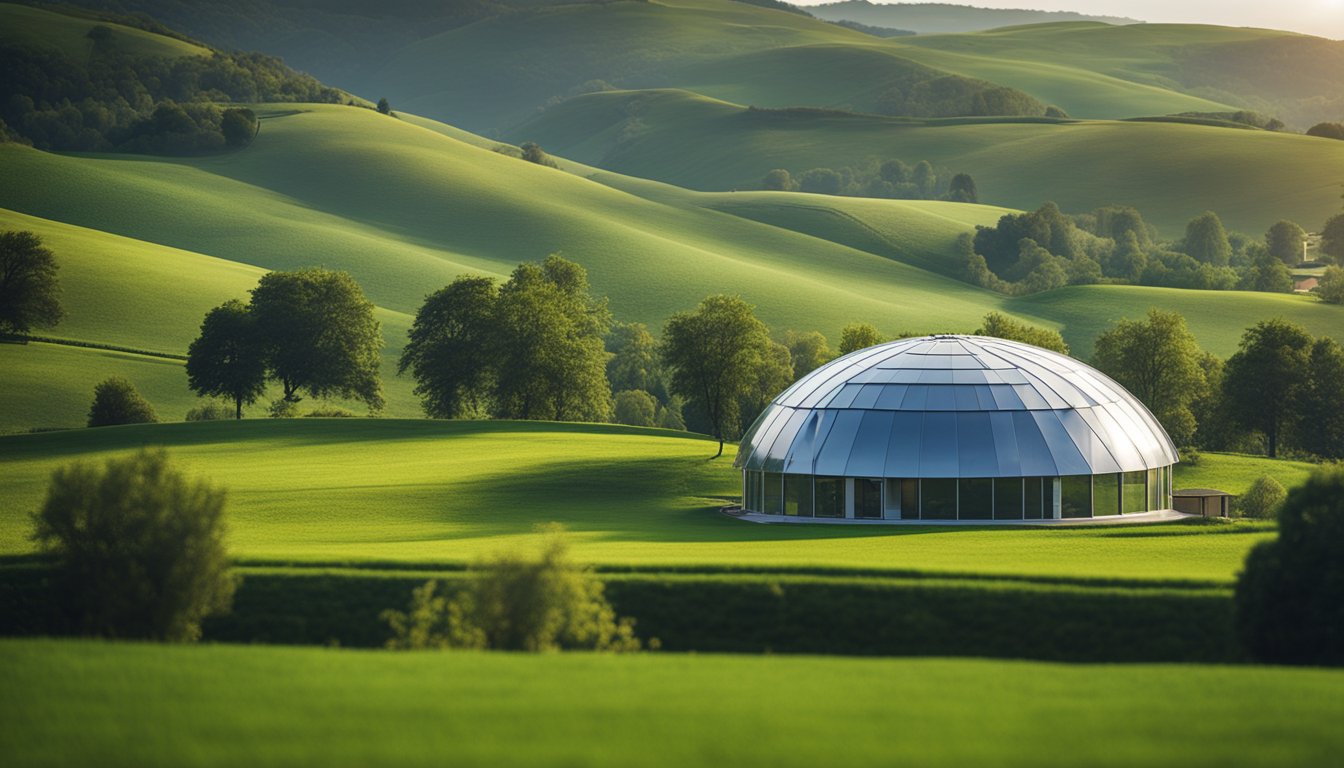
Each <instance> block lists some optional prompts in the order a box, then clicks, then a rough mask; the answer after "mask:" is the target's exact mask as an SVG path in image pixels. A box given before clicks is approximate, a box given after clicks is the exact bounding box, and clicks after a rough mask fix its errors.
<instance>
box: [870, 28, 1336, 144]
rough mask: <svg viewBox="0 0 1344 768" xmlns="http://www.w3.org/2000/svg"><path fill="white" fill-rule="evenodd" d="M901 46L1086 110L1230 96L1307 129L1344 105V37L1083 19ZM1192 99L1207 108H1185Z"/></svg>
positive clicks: (1122, 111)
mask: <svg viewBox="0 0 1344 768" xmlns="http://www.w3.org/2000/svg"><path fill="white" fill-rule="evenodd" d="M893 45H894V46H895V47H896V48H898V49H901V50H902V52H903V55H906V56H909V57H911V58H913V59H915V60H916V61H920V62H922V63H925V64H928V65H929V66H932V67H937V68H939V69H943V70H946V71H949V72H956V73H957V74H961V75H965V76H967V77H978V78H983V79H986V80H992V81H994V82H997V83H1002V84H1004V85H1009V86H1012V87H1014V88H1019V89H1021V90H1023V91H1026V92H1027V93H1030V94H1031V95H1033V96H1035V97H1036V98H1038V99H1041V100H1043V101H1047V102H1050V103H1053V104H1058V105H1059V106H1061V107H1063V108H1064V109H1066V110H1067V111H1068V112H1069V114H1071V115H1074V116H1076V117H1134V116H1139V115H1152V114H1166V113H1175V112H1185V111H1202V112H1208V111H1223V110H1225V109H1226V108H1223V110H1220V109H1215V108H1213V107H1212V106H1210V105H1211V104H1212V103H1224V104H1229V105H1233V106H1235V107H1238V108H1250V109H1258V110H1261V111H1265V112H1269V113H1271V114H1275V115H1278V116H1279V117H1281V118H1282V119H1284V120H1285V121H1287V122H1288V123H1289V124H1293V125H1296V127H1297V128H1298V129H1299V130H1303V129H1306V128H1307V127H1309V126H1311V125H1312V124H1313V123H1316V122H1319V121H1321V120H1337V119H1338V118H1339V115H1340V113H1341V110H1344V81H1342V80H1341V79H1340V78H1339V76H1338V73H1339V72H1340V68H1341V67H1344V42H1341V41H1333V40H1325V39H1323V38H1317V37H1310V36H1308V35H1299V34H1295V33H1290V32H1280V31H1276V30H1266V29H1247V28H1233V27H1216V26H1210V25H1203V24H1135V25H1129V26H1111V25H1107V24H1098V23H1088V22H1076V23H1068V24H1036V25H1029V26H1021V27H1010V28H1007V29H996V30H990V31H987V32H977V33H973V34H963V35H928V36H919V37H912V38H904V39H902V40H899V41H897V42H894V43H893ZM915 50H919V51H922V52H923V53H922V54H921V53H915V52H914V51H915ZM1145 88H1146V89H1147V92H1146V93H1145V91H1144V89H1145ZM1182 99H1185V100H1188V102H1189V103H1190V104H1193V103H1195V101H1197V100H1201V99H1202V100H1204V101H1205V106H1202V107H1201V106H1181V104H1182Z"/></svg>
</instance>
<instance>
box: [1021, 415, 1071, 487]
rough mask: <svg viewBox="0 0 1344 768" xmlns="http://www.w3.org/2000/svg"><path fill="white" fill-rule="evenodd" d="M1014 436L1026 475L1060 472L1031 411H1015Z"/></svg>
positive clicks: (1050, 474)
mask: <svg viewBox="0 0 1344 768" xmlns="http://www.w3.org/2000/svg"><path fill="white" fill-rule="evenodd" d="M1011 416H1012V417H1013V437H1015V438H1016V439H1017V460H1018V463H1019V464H1020V465H1021V467H1022V474H1024V475H1049V476H1052V477H1053V476H1054V475H1057V474H1058V473H1059V470H1058V469H1056V467H1055V457H1054V455H1053V454H1052V453H1050V446H1048V445H1046V443H1045V436H1044V435H1042V434H1041V428H1040V426H1039V425H1037V424H1036V420H1035V419H1033V418H1032V417H1031V413H1030V412H1029V411H1013V412H1012V413H1011Z"/></svg>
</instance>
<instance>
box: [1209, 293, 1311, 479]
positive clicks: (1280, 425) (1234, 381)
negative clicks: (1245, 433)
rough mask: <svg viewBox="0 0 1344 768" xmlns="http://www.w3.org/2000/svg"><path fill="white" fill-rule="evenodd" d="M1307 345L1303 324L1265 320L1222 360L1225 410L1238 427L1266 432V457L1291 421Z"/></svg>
mask: <svg viewBox="0 0 1344 768" xmlns="http://www.w3.org/2000/svg"><path fill="white" fill-rule="evenodd" d="M1311 345H1312V337H1311V335H1310V334H1309V333H1307V332H1306V331H1305V330H1304V329H1303V328H1302V326H1300V325H1296V324H1294V323H1289V322H1287V321H1285V320H1281V319H1274V320H1264V321H1261V322H1259V323H1256V324H1255V325H1254V326H1252V327H1250V328H1248V329H1246V332H1245V333H1244V334H1243V335H1242V337H1241V348H1240V349H1239V350H1238V351H1237V353H1236V354H1235V355H1233V356H1232V357H1231V359H1229V360H1228V361H1227V368H1226V371H1225V373H1224V378H1223V396H1224V397H1225V398H1226V399H1227V401H1228V407H1229V412H1230V414H1231V416H1232V418H1233V419H1234V420H1235V421H1236V422H1237V423H1238V424H1240V425H1241V426H1243V427H1246V428H1247V429H1258V430H1260V431H1261V432H1263V433H1264V434H1265V438H1266V439H1267V440H1268V441H1269V446H1268V447H1269V455H1270V456H1278V450H1279V443H1280V441H1281V440H1282V437H1283V432H1284V431H1285V429H1286V428H1289V427H1291V425H1292V421H1293V419H1292V415H1293V413H1294V411H1295V407H1296V406H1295V403H1296V402H1297V399H1298V398H1299V397H1300V396H1301V391H1302V388H1303V386H1304V385H1305V383H1306V378H1307V363H1308V360H1309V355H1310V350H1311Z"/></svg>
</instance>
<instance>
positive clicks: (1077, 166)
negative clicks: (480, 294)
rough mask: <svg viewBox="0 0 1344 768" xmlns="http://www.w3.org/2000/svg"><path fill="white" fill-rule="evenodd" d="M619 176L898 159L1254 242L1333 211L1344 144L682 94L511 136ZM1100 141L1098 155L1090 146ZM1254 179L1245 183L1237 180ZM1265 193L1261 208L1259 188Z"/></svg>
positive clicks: (702, 175) (1179, 127)
mask: <svg viewBox="0 0 1344 768" xmlns="http://www.w3.org/2000/svg"><path fill="white" fill-rule="evenodd" d="M509 135H510V136H511V137H513V138H515V139H517V140H520V141H522V140H532V141H537V142H540V143H541V144H542V146H545V147H547V148H549V149H550V150H551V151H553V152H557V153H559V154H561V155H565V156H568V157H571V158H573V159H575V160H578V161H581V162H585V163H590V164H593V165H600V166H602V167H604V168H608V169H610V170H613V171H616V172H618V173H624V174H630V175H634V176H641V177H645V178H650V179H658V180H660V181H665V182H668V183H671V184H678V185H681V186H685V187H690V188H693V189H705V190H727V189H733V188H738V189H754V188H759V186H760V183H761V178H762V177H763V176H764V175H765V174H766V172H768V171H769V170H770V169H772V168H785V169H787V170H789V171H791V172H792V173H795V174H799V173H802V172H803V171H806V170H808V169H810V168H816V167H832V168H841V167H844V166H851V165H863V164H866V163H868V162H871V161H874V160H882V159H886V158H892V157H894V158H899V159H901V160H903V161H905V162H906V163H910V164H913V163H915V162H916V161H919V160H929V161H930V162H932V163H934V164H935V165H937V166H940V167H943V168H946V169H947V170H948V171H950V172H966V173H969V174H971V175H972V176H974V177H975V180H976V184H977V186H978V188H979V191H980V198H981V199H982V200H984V201H986V202H989V203H993V204H996V205H1003V206H1007V207H1010V208H1019V209H1028V208H1036V207H1038V206H1040V205H1041V204H1042V203H1044V202H1046V201H1050V200H1053V201H1055V202H1057V203H1059V205H1060V207H1062V208H1063V209H1064V210H1066V211H1069V212H1084V211H1090V210H1092V209H1093V208H1097V207H1099V206H1102V205H1111V204H1119V205H1132V206H1134V207H1136V208H1138V209H1139V210H1140V211H1141V212H1142V213H1143V214H1144V217H1145V218H1146V219H1147V220H1148V221H1149V222H1151V223H1152V224H1154V225H1156V226H1157V227H1158V228H1159V229H1160V230H1161V231H1162V233H1163V234H1164V235H1165V236H1167V237H1172V238H1174V237H1178V236H1180V235H1181V234H1182V232H1183V230H1184V226H1185V223H1186V222H1187V221H1189V220H1190V219H1191V218H1193V217H1194V216H1197V215H1198V214H1200V213H1202V212H1203V211H1206V210H1213V211H1216V212H1217V213H1218V214H1219V215H1220V216H1221V217H1222V218H1223V220H1224V222H1226V224H1227V225H1228V227H1229V228H1231V229H1235V230H1243V231H1245V232H1247V233H1249V234H1252V235H1256V236H1259V235H1260V234H1262V233H1263V232H1264V231H1265V230H1266V229H1268V228H1269V226H1270V225H1271V224H1273V223H1274V222H1275V221H1277V220H1278V219H1281V218H1289V219H1294V220H1297V221H1300V222H1302V225H1303V226H1304V227H1307V228H1308V229H1311V228H1313V227H1319V226H1320V224H1321V223H1323V222H1324V221H1325V220H1326V218H1327V217H1328V216H1330V215H1332V214H1334V213H1335V212H1337V211H1338V208H1339V193H1340V184H1341V181H1340V178H1339V174H1338V173H1337V172H1336V170H1335V169H1337V168H1339V167H1344V142H1338V141H1333V142H1332V141H1327V140H1322V139H1317V138H1314V137H1310V136H1302V135H1296V134H1287V133H1271V132H1268V131H1259V130H1234V129H1227V128H1217V127H1209V126H1202V125H1190V124H1183V123H1166V122H1126V121H1114V120H1110V121H1107V120H1080V121H1059V122H1056V121H1044V122H1043V121H1022V120H1013V119H1008V118H1004V119H997V120H996V119H985V120H944V121H927V122H925V121H910V120H907V119H903V118H883V117H875V116H864V115H849V116H846V115H825V114H809V113H769V112H760V111H750V110H748V109H746V108H745V107H742V106H738V105H737V104H732V103H728V102H724V101H716V100H713V99H708V98H706V97H704V96H700V95H696V94H692V93H689V92H685V91H653V92H646V91H613V92H606V93H595V94H589V95H586V96H581V97H578V98H575V99H571V100H569V101H567V102H564V103H562V104H560V105H558V106H556V107H552V108H551V109H548V110H547V111H545V112H543V113H542V114H541V115H540V116H538V117H537V118H535V119H533V120H532V121H530V122H528V123H526V124H524V125H522V126H521V127H519V128H516V129H514V130H513V131H511V132H510V134H509ZM1099 147H1104V148H1105V150H1104V151H1100V150H1098V148H1099ZM1250 178H1253V179H1256V180H1257V181H1256V184H1254V185H1248V184H1246V183H1245V180H1246V179H1250ZM1262 184H1263V185H1269V186H1271V187H1273V188H1274V189H1275V190H1276V192H1275V194H1274V196H1273V199H1272V201H1271V200H1266V198H1265V196H1264V195H1263V194H1261V193H1260V192H1259V191H1258V189H1259V188H1260V186H1259V185H1262Z"/></svg>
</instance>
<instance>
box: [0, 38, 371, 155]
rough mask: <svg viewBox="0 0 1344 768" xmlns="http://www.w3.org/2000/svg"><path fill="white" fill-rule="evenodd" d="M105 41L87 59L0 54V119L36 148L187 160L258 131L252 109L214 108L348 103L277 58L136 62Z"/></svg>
mask: <svg viewBox="0 0 1344 768" xmlns="http://www.w3.org/2000/svg"><path fill="white" fill-rule="evenodd" d="M94 29H95V30H97V29H99V28H98V27H95V28H94ZM101 29H103V30H108V29H109V28H107V27H102V28H101ZM111 34H112V39H111V40H110V41H106V42H104V41H100V40H99V39H98V38H97V37H96V36H94V37H92V38H91V44H90V53H89V57H88V59H87V60H84V59H82V58H81V59H76V58H74V57H71V56H68V55H67V54H65V53H63V52H61V51H60V50H59V49H57V48H54V47H53V48H41V49H39V48H25V47H19V46H13V45H6V46H0V119H3V120H4V122H5V123H7V124H8V125H9V127H10V129H11V130H14V131H15V132H17V133H18V134H19V135H21V136H23V137H24V138H25V139H27V140H29V141H31V142H32V144H33V146H35V147H37V148H38V149H46V150H58V151H71V150H77V151H103V150H109V149H111V150H116V151H123V152H153V153H167V154H191V153H199V152H209V151H216V150H219V149H223V148H224V147H225V146H230V147H239V146H243V145H245V144H246V143H247V142H249V141H251V138H252V135H253V134H254V133H255V132H256V120H255V115H253V114H252V112H251V110H247V109H233V108H229V109H224V110H221V109H220V108H219V107H218V106H216V105H215V104H214V103H211V102H230V101H232V102H251V103H256V102H324V103H342V102H344V101H345V98H346V97H345V94H343V93H342V92H341V91H338V90H336V89H334V88H328V87H326V86H324V85H322V84H321V83H319V82H318V81H317V80H315V79H313V78H312V77H309V76H308V75H303V74H299V73H297V72H295V71H293V70H291V69H290V68H288V67H286V66H285V65H284V64H283V63H282V62H281V61H280V59H278V58H274V57H270V56H264V55H262V54H256V53H224V52H219V51H215V52H212V53H210V54H209V55H203V56H197V55H187V56H178V57H171V58H170V57H166V56H145V55H136V54H135V53H134V52H128V51H125V50H122V49H121V48H120V47H119V46H117V45H116V44H115V38H116V37H117V36H118V35H119V34H120V33H115V32H114V33H111Z"/></svg>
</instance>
